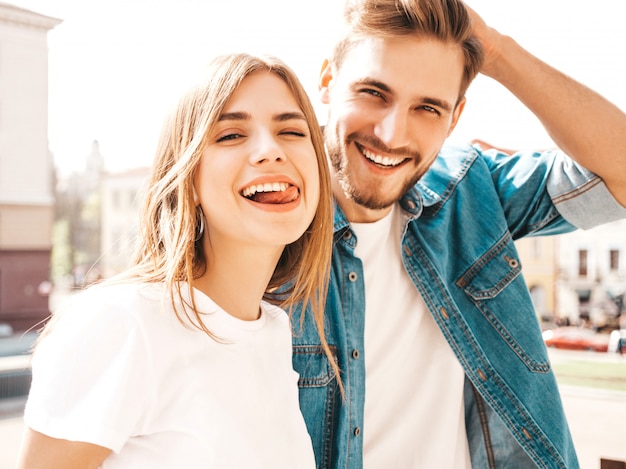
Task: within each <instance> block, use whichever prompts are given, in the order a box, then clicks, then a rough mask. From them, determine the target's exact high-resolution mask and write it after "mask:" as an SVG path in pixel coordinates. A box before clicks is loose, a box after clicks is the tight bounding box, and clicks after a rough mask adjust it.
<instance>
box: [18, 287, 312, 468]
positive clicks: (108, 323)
mask: <svg viewBox="0 0 626 469" xmlns="http://www.w3.org/2000/svg"><path fill="white" fill-rule="evenodd" d="M163 288H164V287H163V285H161V284H152V285H145V284H144V285H137V284H121V285H114V286H104V287H95V288H91V289H89V290H87V291H86V292H84V293H82V294H79V295H78V296H77V297H76V298H75V299H73V300H72V302H71V304H70V306H69V307H68V308H67V310H66V311H65V312H64V313H63V314H62V316H61V317H60V320H59V322H58V324H57V325H56V326H55V328H54V330H53V331H52V333H51V334H50V335H49V336H47V337H46V338H44V340H43V341H42V343H41V344H40V345H39V346H38V347H37V349H36V351H35V353H34V356H33V361H32V367H33V381H32V386H31V391H30V395H29V398H28V402H27V405H26V410H25V417H24V418H25V423H26V425H28V426H29V427H31V428H32V429H34V430H36V431H38V432H41V433H44V434H46V435H49V436H51V437H54V438H61V439H67V440H75V441H85V442H90V443H94V444H97V445H100V446H104V447H107V448H111V449H112V450H113V453H112V454H111V455H110V456H109V457H108V458H107V459H106V460H105V462H104V464H103V466H102V467H104V468H133V469H137V468H150V469H155V468H176V469H178V468H185V469H189V468H213V467H215V468H220V469H221V468H233V469H241V468H268V469H270V468H271V469H274V468H285V469H293V468H307V469H310V468H314V467H315V461H314V455H313V449H312V445H311V440H310V437H309V435H308V433H307V429H306V426H305V423H304V419H303V417H302V414H301V412H300V409H299V405H298V387H297V380H298V375H297V373H296V372H295V371H294V370H293V367H292V362H291V332H290V328H289V324H288V316H287V314H286V313H285V312H284V311H283V310H281V309H280V308H277V307H274V306H271V305H269V304H267V303H263V304H262V305H261V308H262V313H261V317H260V319H258V320H256V321H242V320H239V319H237V318H234V317H233V316H231V315H229V314H227V313H226V312H224V311H223V310H221V309H220V308H219V307H218V306H217V305H216V304H215V303H214V302H213V301H212V300H211V299H210V298H208V297H207V296H205V295H204V294H202V293H201V292H199V291H195V295H194V297H195V300H196V304H197V307H198V308H199V310H200V311H202V312H203V313H206V315H205V316H204V322H205V324H206V326H207V327H208V329H209V330H210V331H211V332H212V333H214V334H215V335H216V336H217V337H218V340H214V339H212V338H210V337H209V336H207V335H206V334H205V333H204V332H202V331H199V330H198V329H195V328H191V327H184V326H183V325H182V324H181V323H180V322H179V321H178V319H177V318H176V316H175V314H174V312H173V310H172V308H171V304H170V302H169V299H166V300H165V301H164V300H163ZM186 288H187V287H186V285H184V286H183V289H186Z"/></svg>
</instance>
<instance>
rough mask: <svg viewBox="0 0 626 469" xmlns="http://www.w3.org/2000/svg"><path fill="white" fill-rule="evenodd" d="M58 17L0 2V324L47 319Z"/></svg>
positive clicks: (19, 326)
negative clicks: (53, 39) (52, 62)
mask: <svg viewBox="0 0 626 469" xmlns="http://www.w3.org/2000/svg"><path fill="white" fill-rule="evenodd" d="M59 23H61V20H59V19H56V18H51V17H48V16H44V15H41V14H38V13H35V12H31V11H28V10H24V9H22V8H18V7H15V6H13V5H10V4H7V3H0V323H5V325H6V324H9V325H10V326H11V327H12V328H13V330H15V331H19V330H24V329H26V328H28V327H31V326H32V325H33V324H35V323H36V322H38V321H39V320H41V319H43V318H45V317H47V316H48V293H49V290H50V282H49V275H50V250H51V230H52V222H53V215H54V188H53V186H54V176H53V174H54V172H53V164H52V156H51V154H50V151H49V148H48V37H47V34H48V31H49V30H51V29H52V28H54V27H55V26H56V25H58V24H59Z"/></svg>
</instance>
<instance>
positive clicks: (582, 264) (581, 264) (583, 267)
mask: <svg viewBox="0 0 626 469" xmlns="http://www.w3.org/2000/svg"><path fill="white" fill-rule="evenodd" d="M588 255H589V252H588V251H587V250H586V249H580V250H579V251H578V276H579V277H586V276H587V257H588Z"/></svg>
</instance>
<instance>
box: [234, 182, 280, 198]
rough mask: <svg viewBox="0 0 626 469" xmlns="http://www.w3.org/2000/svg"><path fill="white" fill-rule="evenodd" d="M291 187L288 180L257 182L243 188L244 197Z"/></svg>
mask: <svg viewBox="0 0 626 469" xmlns="http://www.w3.org/2000/svg"><path fill="white" fill-rule="evenodd" d="M288 187H289V184H287V183H286V182H268V183H265V184H255V185H253V186H249V187H246V188H245V189H244V190H243V196H244V197H252V196H253V195H254V194H256V193H257V192H284V191H286V190H287V188H288Z"/></svg>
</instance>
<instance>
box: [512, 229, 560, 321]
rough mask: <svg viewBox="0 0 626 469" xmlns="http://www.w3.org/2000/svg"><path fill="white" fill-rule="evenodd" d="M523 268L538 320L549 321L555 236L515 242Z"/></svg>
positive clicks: (553, 297) (553, 295)
mask: <svg viewBox="0 0 626 469" xmlns="http://www.w3.org/2000/svg"><path fill="white" fill-rule="evenodd" d="M515 245H516V247H517V250H518V252H519V255H520V259H521V261H522V268H523V269H524V270H523V271H524V278H525V279H526V284H527V285H528V289H529V290H530V295H531V297H532V300H533V305H534V307H535V311H536V312H537V315H538V316H539V318H540V319H542V320H543V321H545V322H551V321H553V319H554V315H555V311H556V309H557V306H556V301H557V300H556V290H555V285H556V279H557V275H558V262H559V258H558V245H559V243H558V237H555V236H540V237H531V238H523V239H521V240H518V241H516V242H515Z"/></svg>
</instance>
